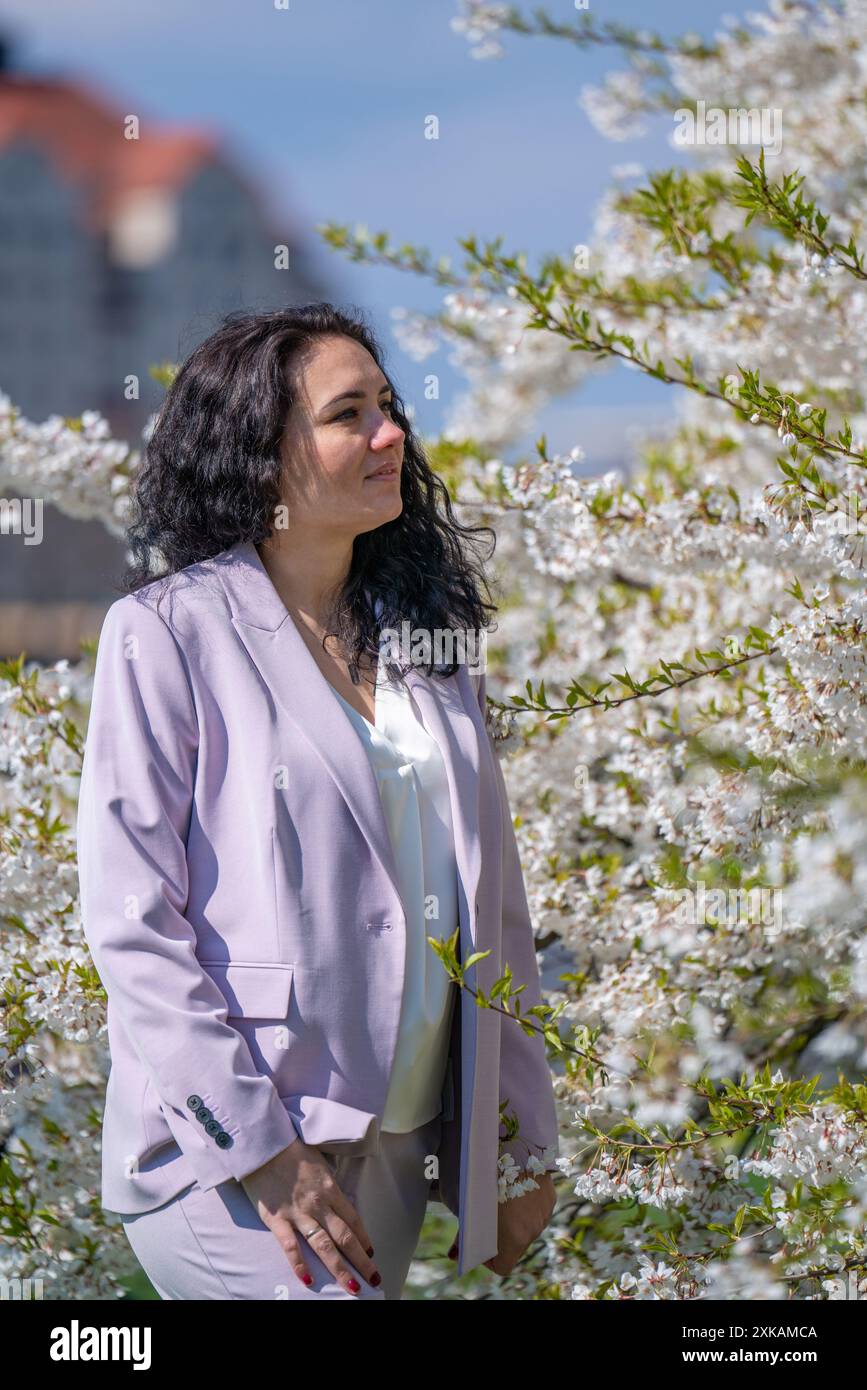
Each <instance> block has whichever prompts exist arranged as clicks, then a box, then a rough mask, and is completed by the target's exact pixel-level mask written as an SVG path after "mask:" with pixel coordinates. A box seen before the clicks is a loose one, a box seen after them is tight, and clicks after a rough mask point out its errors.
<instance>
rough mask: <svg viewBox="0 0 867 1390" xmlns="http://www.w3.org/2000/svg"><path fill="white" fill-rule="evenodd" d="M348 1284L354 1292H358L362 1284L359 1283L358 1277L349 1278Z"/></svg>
mask: <svg viewBox="0 0 867 1390" xmlns="http://www.w3.org/2000/svg"><path fill="white" fill-rule="evenodd" d="M346 1284H347V1288H350V1289H352V1292H353V1293H358V1291H359V1290H360V1288H361V1285H360V1284H359V1282H358V1280H357V1279H347V1281H346Z"/></svg>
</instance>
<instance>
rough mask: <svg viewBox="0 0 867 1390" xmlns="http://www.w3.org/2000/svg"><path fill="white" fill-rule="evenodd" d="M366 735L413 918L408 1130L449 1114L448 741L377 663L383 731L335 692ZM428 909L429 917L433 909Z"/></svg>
mask: <svg viewBox="0 0 867 1390" xmlns="http://www.w3.org/2000/svg"><path fill="white" fill-rule="evenodd" d="M331 688H332V690H334V693H335V695H336V696H337V698H338V699H339V700H340V702H341V704H342V705H343V707H344V709H345V710H346V713H347V715H348V717H349V718H350V719H351V721H352V723H353V724H354V725H355V728H356V729H357V731H358V734H359V737H360V738H361V740H362V742H363V743H364V746H365V748H366V750H367V754H368V757H369V758H370V762H371V765H372V767H373V771H374V773H375V775H376V780H377V784H378V786H379V795H380V799H381V801H382V806H383V810H384V812H385V819H386V823H387V825H388V829H389V833H390V836H391V842H392V845H393V848H394V857H395V860H396V864H397V870H398V881H399V884H400V890H401V899H402V902H403V907H404V911H405V913H406V981H405V985H404V992H403V998H402V1004H401V1014H400V1022H399V1025H398V1038H397V1048H396V1052H395V1058H394V1066H393V1069H392V1073H391V1079H390V1081H389V1087H388V1094H387V1096H386V1102H385V1111H384V1113H383V1117H382V1123H381V1126H380V1128H381V1129H382V1130H387V1131H391V1132H395V1133H398V1134H405V1133H407V1132H408V1131H409V1130H411V1129H417V1128H418V1127H419V1126H420V1125H423V1124H427V1122H428V1121H429V1120H432V1119H433V1118H434V1116H435V1115H438V1114H439V1112H440V1108H441V1104H442V1095H441V1093H442V1087H443V1082H444V1080H445V1068H446V1061H447V1058H448V1046H449V1032H450V1028H451V1018H452V1010H453V1007H454V996H455V992H456V991H455V987H454V986H453V985H451V983H450V982H449V978H448V975H447V974H446V972H445V969H444V967H443V965H442V963H441V961H440V959H439V957H438V956H437V955H436V953H435V952H434V950H433V948H432V947H431V946H429V945H428V942H427V937H428V936H433V937H437V938H439V939H440V940H445V939H447V938H448V937H449V936H451V935H452V933H453V932H454V931H455V930H456V929H457V926H458V920H459V918H458V891H457V862H456V860H455V851H454V830H453V826H452V813H451V801H450V797H449V784H448V777H447V774H446V768H445V763H444V762H443V756H442V753H441V752H440V748H439V744H438V743H437V742H436V740H435V739H434V738H433V737H432V735H431V734H430V733H429V732H428V731H427V729H426V728H425V726H424V723H423V721H422V718H421V714H420V712H419V711H418V707H417V705H416V704H415V701H414V700H413V699H412V696H411V695H410V692H409V690H408V689H407V687H406V686H405V685H404V684H403V682H402V681H400V680H398V679H395V678H393V677H391V676H390V675H389V673H388V672H386V670H385V662H384V658H383V657H380V660H379V663H378V666H377V676H376V685H375V707H376V725H375V726H374V725H372V724H371V723H370V721H369V720H367V719H365V717H364V716H363V715H361V714H359V713H358V711H357V710H356V709H353V707H352V705H350V703H349V701H348V700H345V699H344V698H343V696H342V695H341V694H340V692H339V691H338V690H337V689H335V687H334V686H332V687H331ZM426 904H427V906H428V915H426V912H425V906H426Z"/></svg>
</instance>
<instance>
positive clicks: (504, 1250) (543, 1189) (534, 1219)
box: [484, 1173, 557, 1275]
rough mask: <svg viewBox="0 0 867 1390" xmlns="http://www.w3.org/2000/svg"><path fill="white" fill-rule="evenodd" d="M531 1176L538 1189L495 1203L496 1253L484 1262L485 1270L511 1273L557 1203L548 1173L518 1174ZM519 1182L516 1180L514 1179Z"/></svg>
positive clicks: (541, 1229) (551, 1179) (552, 1183)
mask: <svg viewBox="0 0 867 1390" xmlns="http://www.w3.org/2000/svg"><path fill="white" fill-rule="evenodd" d="M520 1176H521V1178H524V1177H531V1178H533V1179H534V1180H535V1181H536V1182H537V1183H538V1184H539V1186H538V1187H534V1188H531V1189H530V1191H529V1192H522V1193H521V1195H520V1197H510V1198H509V1200H508V1201H507V1202H500V1203H498V1207H499V1210H498V1215H497V1253H496V1255H494V1256H493V1257H492V1258H491V1259H490V1260H485V1262H484V1263H485V1268H486V1269H491V1270H493V1272H494V1274H501V1275H506V1274H511V1272H512V1270H513V1269H514V1268H515V1265H516V1264H517V1263H518V1261H519V1260H520V1258H521V1256H522V1255H523V1253H524V1251H525V1250H526V1249H527V1248H528V1246H530V1245H532V1243H533V1241H534V1240H535V1239H536V1237H537V1236H538V1235H541V1233H542V1231H544V1229H545V1227H546V1226H547V1224H548V1222H549V1221H550V1220H551V1213H552V1211H553V1210H554V1206H555V1204H556V1202H557V1191H556V1188H555V1187H554V1179H553V1178H552V1177H551V1174H550V1173H521V1175H520ZM516 1181H518V1179H516Z"/></svg>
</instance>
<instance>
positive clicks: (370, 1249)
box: [367, 1245, 373, 1256]
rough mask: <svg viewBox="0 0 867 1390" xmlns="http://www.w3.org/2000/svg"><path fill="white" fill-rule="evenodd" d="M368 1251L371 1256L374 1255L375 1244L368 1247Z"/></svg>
mask: <svg viewBox="0 0 867 1390" xmlns="http://www.w3.org/2000/svg"><path fill="white" fill-rule="evenodd" d="M367 1253H368V1255H370V1256H372V1255H373V1246H372V1245H371V1246H370V1248H369V1249H368V1252H367Z"/></svg>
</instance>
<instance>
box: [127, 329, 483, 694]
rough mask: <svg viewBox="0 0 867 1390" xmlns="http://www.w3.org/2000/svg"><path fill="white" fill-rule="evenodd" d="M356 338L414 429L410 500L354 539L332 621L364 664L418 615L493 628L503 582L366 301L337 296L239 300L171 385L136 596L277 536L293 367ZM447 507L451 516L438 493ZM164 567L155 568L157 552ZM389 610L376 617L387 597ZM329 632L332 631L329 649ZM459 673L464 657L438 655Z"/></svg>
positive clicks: (143, 509)
mask: <svg viewBox="0 0 867 1390" xmlns="http://www.w3.org/2000/svg"><path fill="white" fill-rule="evenodd" d="M334 335H338V336H341V335H342V336H345V337H348V338H354V339H355V341H356V342H358V343H360V344H361V345H362V346H363V347H364V348H366V349H367V351H368V352H369V353H370V355H371V357H372V358H373V359H374V360H375V362H376V363H377V365H378V366H379V367H380V369H381V370H382V371H383V374H384V375H385V376H386V377H387V378H388V381H389V385H390V386H391V387H392V390H393V409H392V412H391V415H392V418H393V419H394V420H395V421H396V422H397V424H398V425H399V426H400V428H401V429H402V430H403V431H404V433H405V442H404V464H403V469H402V472H401V481H400V490H401V497H402V499H403V510H402V511H401V513H400V515H399V516H397V517H395V518H394V520H392V521H388V522H386V523H385V524H384V525H382V526H379V527H377V528H376V529H375V530H373V531H369V532H366V533H364V534H362V535H359V536H357V537H356V538H355V542H354V545H353V550H352V561H351V564H350V569H349V573H348V575H347V577H346V580H345V582H344V584H343V586H342V589H341V591H340V594H339V596H338V598H337V602H336V604H335V606H334V609H333V612H332V618H331V622H332V623H333V624H334V627H333V629H332V628H331V625H330V624H329V631H328V632H326V634H325V637H326V639H327V637H328V636H329V635H331V634H332V631H333V634H334V635H336V636H337V637H338V639H339V640H340V642H341V643H342V645H343V647H344V650H345V651H346V652H348V653H350V654H351V656H350V660H351V661H352V662H353V663H355V664H356V665H357V664H358V662H359V659H360V658H361V656H362V654H363V653H366V654H368V655H370V656H375V655H376V654H377V652H378V650H379V631H380V629H381V628H385V627H394V628H396V629H397V630H398V631H400V630H401V626H400V625H401V623H402V622H403V621H405V620H409V622H410V625H411V628H420V629H422V630H423V631H425V632H430V633H433V632H434V631H435V630H437V629H439V630H441V631H443V630H444V631H458V632H460V631H463V632H467V633H469V632H472V633H474V634H477V635H478V636H480V635H481V633H482V631H483V630H486V629H487V628H488V613H490V612H495V611H496V605H495V604H492V603H490V602H488V601H486V600H483V599H482V598H481V596H480V591H479V590H480V586H483V587H484V591H485V593H486V595H487V596H488V597H490V588H489V586H488V584H487V581H486V579H485V576H484V571H483V568H482V565H481V564H480V563H479V561H478V557H477V556H476V555H475V554H473V555H470V554H469V551H470V549H473V550H474V549H475V547H476V545H477V544H478V542H477V541H476V540H475V536H476V534H477V533H481V532H487V533H488V534H489V535H490V536H491V537H492V543H491V549H490V552H489V554H488V556H486V557H485V559H489V558H490V555H491V554H493V551H494V549H495V547H496V535H495V533H494V532H493V530H492V528H491V527H490V526H462V525H461V524H460V523H459V522H458V521H457V520H456V519H455V516H454V513H453V511H452V507H451V502H450V499H449V495H448V491H447V489H446V487H445V485H444V484H443V482H442V481H441V480H440V479H439V478H438V477H437V476H436V474H435V473H433V472H432V470H431V468H430V465H429V464H428V462H427V459H426V458H425V455H424V451H423V449H422V446H421V444H420V443H419V440H418V439H417V437H416V435H415V433H414V431H413V429H412V426H411V424H410V422H409V420H408V419H407V417H406V414H405V411H404V404H403V401H402V399H401V397H400V395H399V394H398V392H397V391H396V390H395V389H394V386H393V382H392V380H391V378H390V377H388V373H387V372H386V371H385V368H384V367H383V353H382V350H381V348H380V347H379V344H378V342H377V340H376V337H375V335H374V333H373V331H372V330H371V329H370V328H369V327H368V325H367V323H366V321H365V319H364V316H363V315H362V313H361V312H360V311H358V310H353V311H351V312H346V311H343V310H341V309H338V308H336V307H335V306H334V305H332V304H329V303H327V302H318V303H313V304H306V305H288V306H286V307H285V308H280V309H273V310H268V311H265V312H257V313H251V312H247V311H244V310H235V311H233V312H232V313H230V314H228V315H226V316H225V318H224V319H223V321H222V323H221V326H220V327H219V328H218V329H217V330H216V332H214V333H212V334H211V336H210V337H208V338H206V339H205V341H204V342H203V343H201V344H200V345H199V346H198V347H197V348H196V349H195V350H194V351H193V352H192V353H191V354H190V356H189V357H188V358H187V359H186V361H185V362H184V363H183V365H182V366H181V368H180V369H179V371H178V373H177V375H176V376H175V378H174V380H173V382H172V384H171V386H170V387H169V389H168V392H167V394H166V398H165V401H164V402H163V405H162V408H161V409H160V411H159V415H158V418H157V421H156V424H155V427H154V430H153V433H152V435H151V437H150V439H149V440H148V442H147V444H146V446H145V452H144V458H143V461H142V464H141V467H140V469H139V470H138V473H137V474H136V477H135V479H134V481H133V488H132V501H133V513H134V517H135V519H134V521H133V522H132V524H131V525H130V526H129V527H128V529H127V545H128V547H129V549H130V551H131V554H132V561H131V563H130V564H129V565H128V567H127V570H126V573H125V574H124V576H123V579H122V581H121V585H120V587H121V588H122V589H123V591H124V592H125V593H131V592H134V591H135V590H137V589H139V588H141V587H142V586H143V585H145V584H150V583H152V582H154V580H157V579H164V578H167V577H168V576H171V575H174V574H177V573H178V572H179V571H180V570H182V569H184V568H186V567H187V566H188V565H192V564H195V563H196V562H198V561H202V560H207V559H210V558H212V557H213V556H215V555H219V554H220V553H221V552H222V551H224V550H227V549H228V548H229V547H230V546H233V545H235V544H236V543H237V542H244V541H252V542H253V543H254V544H256V543H258V542H260V541H263V540H266V539H268V538H269V537H270V536H271V535H272V533H273V519H274V516H275V509H276V507H277V506H278V504H279V503H280V501H281V495H280V480H281V468H282V462H281V456H280V446H281V440H282V436H283V430H284V424H285V421H286V418H287V416H288V413H289V410H290V409H291V407H292V405H293V403H294V401H295V392H294V390H293V386H292V384H291V383H292V374H291V373H290V372H289V371H288V370H287V368H288V366H289V364H290V363H291V362H292V360H293V359H294V358H295V357H296V356H297V354H298V353H299V352H301V351H302V350H303V349H304V348H305V347H306V346H307V345H308V344H309V343H310V342H311V341H312V340H314V339H316V338H319V337H323V336H334ZM438 501H440V502H441V503H442V512H440V510H439V509H438V507H437V502H438ZM155 553H156V554H158V555H159V556H161V557H162V560H163V562H164V563H165V568H164V569H163V570H162V571H160V572H159V573H154V572H153V570H152V568H151V566H152V563H153V556H154V554H155ZM377 599H379V600H381V602H382V608H381V611H380V614H379V617H378V618H377V617H376V616H375V611H374V604H375V603H376V600H377ZM324 641H325V639H323V645H324ZM426 669H427V672H428V674H429V675H430V674H432V673H433V671H434V670H436V671H437V672H438V673H439V674H441V675H446V676H451V675H453V674H454V673H455V671H456V670H457V663H456V662H454V661H453V662H451V663H449V664H447V665H439V666H437V665H436V664H435V663H434V662H433V661H431V662H429V663H428V664H427V667H426Z"/></svg>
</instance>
